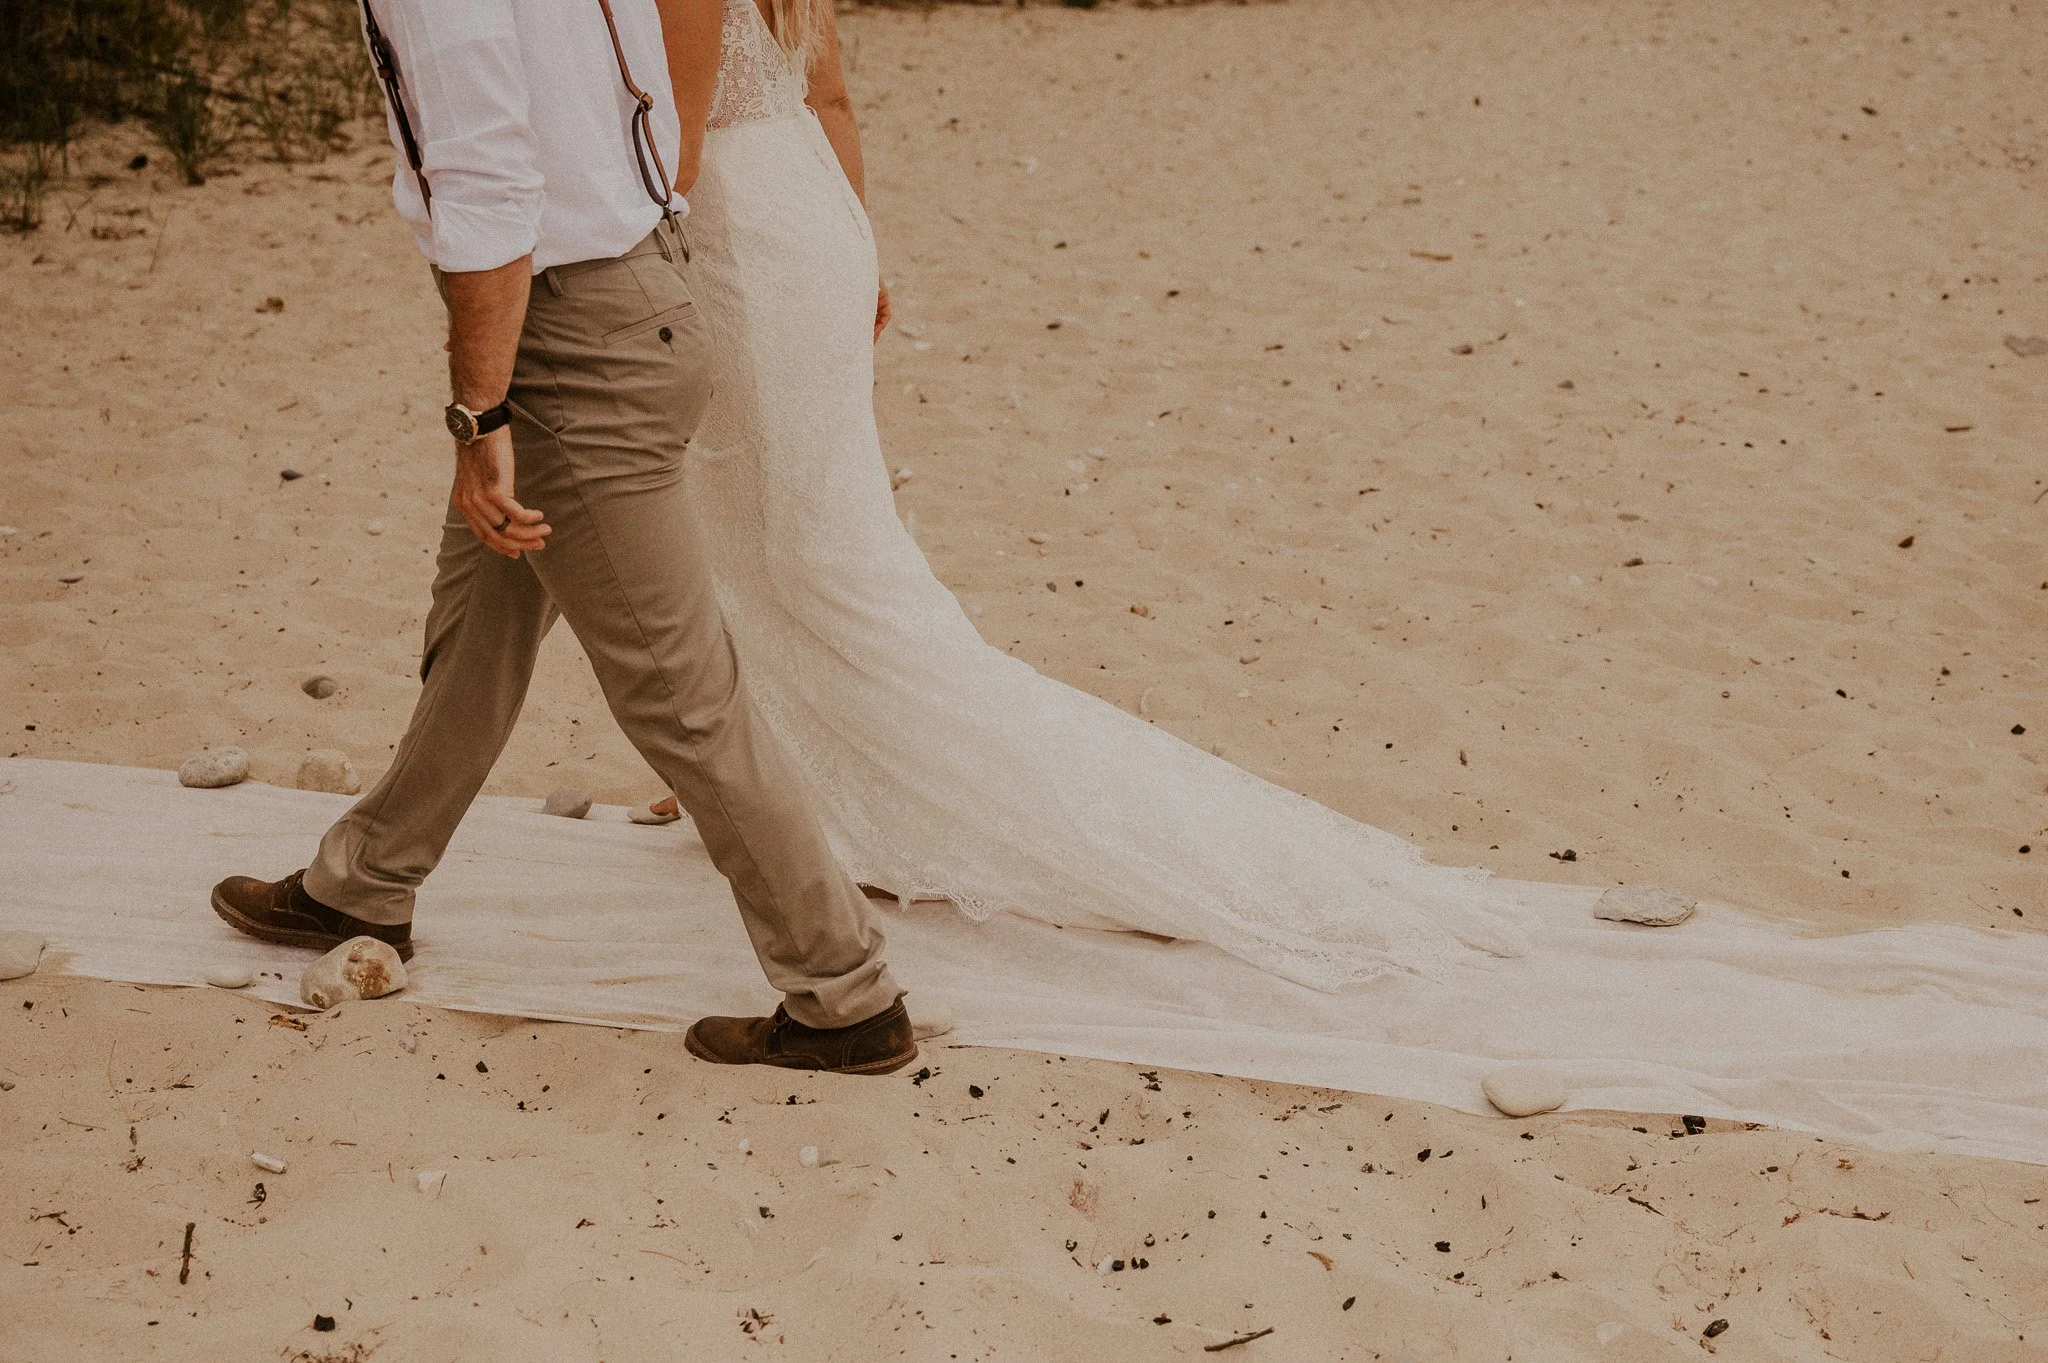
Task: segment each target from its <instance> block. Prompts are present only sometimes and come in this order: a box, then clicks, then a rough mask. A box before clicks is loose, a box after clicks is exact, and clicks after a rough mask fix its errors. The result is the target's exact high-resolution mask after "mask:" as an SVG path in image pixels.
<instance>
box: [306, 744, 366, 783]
mask: <svg viewBox="0 0 2048 1363" xmlns="http://www.w3.org/2000/svg"><path fill="white" fill-rule="evenodd" d="M299 789H300V790H324V791H326V792H327V793H328V794H330V795H357V794H360V793H361V792H362V789H363V778H362V777H360V776H358V775H356V768H355V764H354V763H353V762H351V761H349V760H348V754H347V753H345V752H343V751H342V750H341V749H339V748H321V749H319V750H318V751H315V752H310V753H307V754H306V760H305V761H303V762H301V763H299Z"/></svg>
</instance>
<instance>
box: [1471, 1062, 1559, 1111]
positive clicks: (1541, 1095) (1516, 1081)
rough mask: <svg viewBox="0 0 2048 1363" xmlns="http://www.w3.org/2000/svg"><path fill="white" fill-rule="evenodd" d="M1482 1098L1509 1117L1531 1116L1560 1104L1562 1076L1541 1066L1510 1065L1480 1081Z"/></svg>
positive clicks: (1553, 1108) (1553, 1109)
mask: <svg viewBox="0 0 2048 1363" xmlns="http://www.w3.org/2000/svg"><path fill="white" fill-rule="evenodd" d="M1479 1087H1480V1089H1481V1090H1482V1091H1483V1092H1484V1093H1485V1094H1486V1101H1487V1102H1489V1103H1492V1104H1493V1105H1494V1106H1495V1107H1497V1108H1499V1109H1500V1110H1501V1111H1502V1112H1504V1113H1506V1114H1507V1115H1508V1116H1510V1117H1533V1116H1535V1115H1536V1114H1537V1113H1539V1112H1553V1111H1555V1110H1557V1109H1558V1108H1561V1107H1563V1106H1564V1103H1565V1099H1567V1098H1569V1097H1570V1096H1571V1094H1570V1093H1569V1092H1567V1091H1566V1089H1565V1086H1564V1076H1562V1075H1560V1074H1559V1073H1558V1072H1557V1071H1556V1070H1552V1069H1546V1068H1545V1067H1544V1066H1542V1065H1512V1066H1510V1067H1508V1068H1507V1069H1502V1070H1495V1071H1494V1072H1493V1073H1492V1074H1489V1075H1487V1076H1486V1078H1485V1079H1483V1080H1481V1081H1480V1084H1479Z"/></svg>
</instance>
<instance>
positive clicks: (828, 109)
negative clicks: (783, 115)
mask: <svg viewBox="0 0 2048 1363" xmlns="http://www.w3.org/2000/svg"><path fill="white" fill-rule="evenodd" d="M832 10H833V6H831V5H829V4H827V5H819V6H818V7H817V13H818V16H819V19H820V21H821V22H822V24H823V25H824V34H823V37H824V49H823V50H822V51H820V52H819V53H818V64H817V65H816V66H815V67H813V68H812V69H811V84H810V93H809V94H808V95H806V96H805V97H804V99H805V102H806V103H808V104H809V105H810V106H811V108H812V110H813V111H815V112H816V113H817V115H818V125H819V126H820V127H822V128H823V129H824V130H825V140H826V141H828V142H830V143H831V144H832V151H833V154H834V155H836V156H838V158H839V168H840V169H841V170H843V171H845V172H846V182H847V183H848V184H850V185H852V186H853V192H854V193H855V194H856V195H858V196H859V197H860V201H861V202H862V203H863V204H865V203H866V202H867V201H868V191H867V175H866V170H865V167H864V166H863V165H862V163H861V159H860V128H859V126H858V125H857V124H856V123H855V122H854V119H853V97H852V96H851V95H849V94H847V92H846V68H845V66H844V65H843V64H842V63H841V62H840V60H839V25H838V23H837V22H836V21H835V20H834V18H833V14H832ZM888 325H889V286H888V285H887V284H883V285H882V286H881V287H880V289H879V290H878V291H877V292H876V295H875V335H876V337H877V338H879V337H880V336H881V334H882V329H883V328H884V327H886V326H888Z"/></svg>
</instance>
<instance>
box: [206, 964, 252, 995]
mask: <svg viewBox="0 0 2048 1363" xmlns="http://www.w3.org/2000/svg"><path fill="white" fill-rule="evenodd" d="M206 982H207V983H208V984H210V985H212V986H213V987H214V988H215V989H247V988H248V987H249V986H250V985H252V984H254V983H255V982H256V972H255V971H253V970H251V969H249V967H247V966H245V965H217V966H214V967H213V968H212V969H210V970H208V971H207V972H206Z"/></svg>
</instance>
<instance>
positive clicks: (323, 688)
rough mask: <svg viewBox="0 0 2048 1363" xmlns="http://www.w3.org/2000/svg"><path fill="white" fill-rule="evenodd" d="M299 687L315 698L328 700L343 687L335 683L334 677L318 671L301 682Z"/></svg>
mask: <svg viewBox="0 0 2048 1363" xmlns="http://www.w3.org/2000/svg"><path fill="white" fill-rule="evenodd" d="M299 689H300V690H301V691H304V692H305V693H306V694H307V695H309V696H311V697H312V698H313V699H314V700H326V699H327V698H328V697H329V696H331V695H333V694H334V693H335V692H336V691H338V690H340V689H341V688H340V687H339V686H337V685H336V684H335V681H334V678H332V677H330V676H328V675H327V674H326V673H324V672H322V673H316V674H315V675H313V676H310V677H308V678H306V679H305V680H304V681H302V682H300V683H299Z"/></svg>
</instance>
